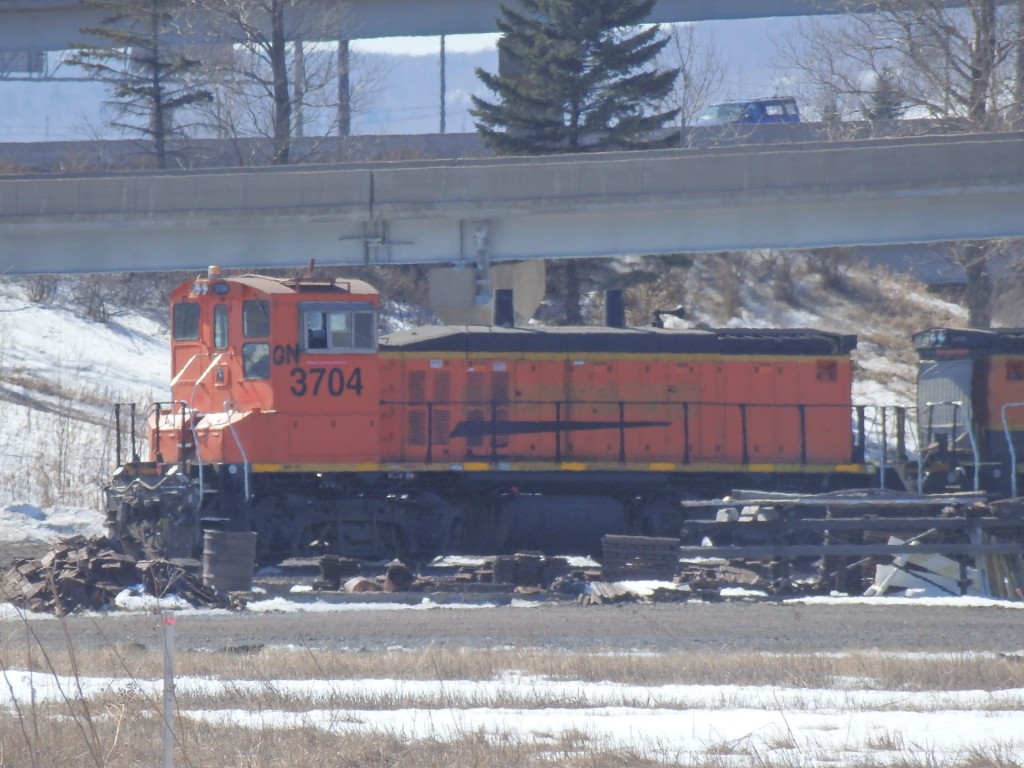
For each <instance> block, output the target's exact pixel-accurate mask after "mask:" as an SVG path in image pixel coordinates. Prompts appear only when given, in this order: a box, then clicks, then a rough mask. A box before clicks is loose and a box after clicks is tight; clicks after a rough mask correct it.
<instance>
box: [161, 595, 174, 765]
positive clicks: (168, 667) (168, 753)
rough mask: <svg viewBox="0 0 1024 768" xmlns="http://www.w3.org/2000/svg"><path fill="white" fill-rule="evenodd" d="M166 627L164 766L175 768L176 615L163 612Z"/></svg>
mask: <svg viewBox="0 0 1024 768" xmlns="http://www.w3.org/2000/svg"><path fill="white" fill-rule="evenodd" d="M160 620H161V621H162V622H163V627H164V765H163V768H174V613H173V612H172V611H161V612H160Z"/></svg>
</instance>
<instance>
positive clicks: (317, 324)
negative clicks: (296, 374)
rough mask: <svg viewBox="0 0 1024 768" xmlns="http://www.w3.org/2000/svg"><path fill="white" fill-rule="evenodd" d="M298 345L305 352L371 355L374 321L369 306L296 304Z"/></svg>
mask: <svg viewBox="0 0 1024 768" xmlns="http://www.w3.org/2000/svg"><path fill="white" fill-rule="evenodd" d="M299 340H300V341H299V343H300V345H301V347H302V349H303V350H304V351H306V352H314V353H316V352H373V351H374V350H375V349H376V347H377V320H376V313H375V312H374V310H373V305H372V304H367V303H354V302H347V303H343V302H303V303H300V304H299Z"/></svg>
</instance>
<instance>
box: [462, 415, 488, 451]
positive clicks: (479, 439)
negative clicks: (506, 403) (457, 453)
mask: <svg viewBox="0 0 1024 768" xmlns="http://www.w3.org/2000/svg"><path fill="white" fill-rule="evenodd" d="M466 421H468V422H470V423H471V424H473V425H477V424H482V423H483V422H484V412H483V410H481V409H480V408H470V409H469V410H468V411H466ZM483 444H484V431H483V429H481V428H477V429H474V430H471V431H470V433H469V434H468V435H467V436H466V445H468V446H469V447H470V448H479V447H480V446H481V445H483Z"/></svg>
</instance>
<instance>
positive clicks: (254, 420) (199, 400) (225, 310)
mask: <svg viewBox="0 0 1024 768" xmlns="http://www.w3.org/2000/svg"><path fill="white" fill-rule="evenodd" d="M378 307H379V299H378V296H377V293H376V291H375V290H374V289H372V288H371V287H370V286H369V285H367V284H365V283H362V282H360V281H354V280H353V281H334V280H328V281H317V280H312V279H307V278H295V279H277V278H270V277H263V276H241V277H231V278H222V277H221V276H220V275H219V272H218V271H217V270H216V269H215V268H211V270H210V273H209V275H208V276H206V277H201V278H198V279H196V280H195V281H193V282H192V283H186V284H184V285H182V286H180V287H179V288H178V289H176V290H175V291H174V292H173V293H172V295H171V316H172V329H171V336H172V339H171V377H172V378H171V395H172V399H173V401H174V403H173V407H172V408H166V409H164V410H162V411H161V412H160V416H159V418H158V419H154V421H153V423H151V425H150V435H151V440H152V441H153V445H152V446H151V452H152V454H153V455H154V456H155V455H156V454H157V453H158V451H157V446H156V444H155V442H156V440H158V439H160V437H159V436H160V435H161V433H164V432H166V431H168V430H170V431H171V432H172V433H173V432H174V430H175V429H180V425H181V424H182V423H184V425H185V429H186V434H185V435H182V436H181V437H182V438H183V439H181V440H179V441H177V442H176V443H174V444H173V446H171V448H170V451H168V449H167V448H166V447H164V448H162V452H163V458H164V460H165V461H167V462H169V463H171V462H181V461H186V460H188V461H193V462H197V463H214V464H225V465H239V464H241V465H250V466H257V467H260V466H263V465H285V464H290V463H294V462H296V461H299V462H303V463H307V462H308V463H314V464H332V463H336V462H338V461H339V457H345V461H346V462H351V461H373V460H375V459H376V457H377V453H378V450H377V444H376V438H375V434H376V429H375V424H376V420H377V417H378V410H379V400H380V398H379V385H378V375H377V372H378V365H377V356H376V350H377V332H376V329H377V310H378ZM190 438H192V440H191V441H190ZM162 442H163V445H164V446H166V444H167V441H166V440H163V441H162ZM246 469H248V466H247V467H246Z"/></svg>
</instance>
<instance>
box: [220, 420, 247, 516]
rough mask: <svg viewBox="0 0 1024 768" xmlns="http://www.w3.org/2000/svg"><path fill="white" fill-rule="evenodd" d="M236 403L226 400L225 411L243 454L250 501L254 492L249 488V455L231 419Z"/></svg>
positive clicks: (236, 443) (245, 483) (243, 469)
mask: <svg viewBox="0 0 1024 768" xmlns="http://www.w3.org/2000/svg"><path fill="white" fill-rule="evenodd" d="M235 405H236V403H235V402H234V401H231V400H227V401H225V402H224V413H225V415H226V416H227V417H228V429H230V430H231V436H232V437H234V438H235V445H237V446H238V452H239V453H240V454H241V455H242V483H243V485H244V488H245V500H246V501H249V500H250V499H251V498H252V493H251V491H250V488H249V474H250V469H249V457H248V455H247V454H246V452H245V448H243V447H242V441H241V439H239V437H238V431H237V430H236V429H235V425H234V424H233V423H232V421H231V417H232V415H234V414H235V413H237V411H236V410H235Z"/></svg>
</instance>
